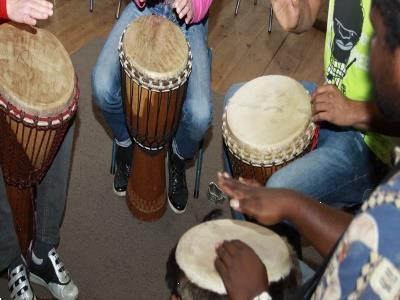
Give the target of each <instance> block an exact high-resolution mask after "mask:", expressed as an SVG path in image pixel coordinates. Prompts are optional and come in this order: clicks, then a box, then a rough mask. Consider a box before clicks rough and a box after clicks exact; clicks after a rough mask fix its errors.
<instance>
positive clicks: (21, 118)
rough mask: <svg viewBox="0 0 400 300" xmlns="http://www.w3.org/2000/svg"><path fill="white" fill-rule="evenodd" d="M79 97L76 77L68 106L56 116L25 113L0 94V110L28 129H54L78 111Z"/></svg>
mask: <svg viewBox="0 0 400 300" xmlns="http://www.w3.org/2000/svg"><path fill="white" fill-rule="evenodd" d="M79 96H80V90H79V86H78V77H77V76H76V77H75V84H74V90H73V94H72V97H70V100H69V101H68V104H67V105H66V106H65V107H64V109H63V110H62V111H61V112H60V113H58V114H55V115H49V116H39V115H38V114H31V113H27V112H25V111H24V110H23V109H21V108H18V107H17V106H16V105H15V104H13V103H11V102H10V101H9V100H7V99H6V98H5V97H4V96H3V95H2V94H0V110H1V111H3V112H4V113H5V114H7V115H8V116H9V117H11V118H12V119H13V120H14V121H16V122H19V123H23V124H24V125H26V126H29V127H39V128H49V127H50V128H55V127H59V126H61V125H63V124H65V123H66V122H68V121H69V120H70V119H72V118H73V117H74V116H75V114H76V111H77V110H78V99H79Z"/></svg>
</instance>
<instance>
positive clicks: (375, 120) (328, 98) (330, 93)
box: [311, 85, 400, 136]
mask: <svg viewBox="0 0 400 300" xmlns="http://www.w3.org/2000/svg"><path fill="white" fill-rule="evenodd" d="M311 103H312V108H313V121H314V122H321V121H327V122H330V123H332V124H335V125H337V126H351V127H354V128H356V129H359V130H368V131H373V132H379V133H382V134H387V135H391V136H399V135H400V132H399V131H398V128H400V122H399V121H388V120H387V119H385V117H384V116H383V115H382V113H381V111H380V110H379V108H378V106H377V105H376V102H375V101H354V100H351V99H348V98H347V97H346V96H344V95H343V94H342V93H341V92H340V91H339V90H338V89H337V87H335V86H334V85H324V86H321V87H319V88H318V89H317V90H316V91H315V92H314V93H313V95H312V102H311Z"/></svg>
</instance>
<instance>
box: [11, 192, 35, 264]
mask: <svg viewBox="0 0 400 300" xmlns="http://www.w3.org/2000/svg"><path fill="white" fill-rule="evenodd" d="M7 196H8V199H9V203H10V207H11V211H12V214H13V216H14V226H15V231H16V233H17V236H18V240H19V245H20V248H21V253H22V255H24V256H26V253H27V252H28V247H29V244H30V242H31V241H32V240H33V232H34V225H35V221H34V214H33V212H34V206H33V190H32V188H26V189H19V188H17V187H13V186H7Z"/></svg>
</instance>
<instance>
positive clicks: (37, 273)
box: [29, 248, 79, 300]
mask: <svg viewBox="0 0 400 300" xmlns="http://www.w3.org/2000/svg"><path fill="white" fill-rule="evenodd" d="M29 270H30V280H31V282H33V283H36V284H39V285H41V286H44V287H45V288H47V289H48V290H49V291H50V293H51V294H52V295H53V297H54V298H56V299H59V300H75V299H77V298H78V294H79V291H78V287H77V286H76V285H75V283H74V282H73V281H72V279H71V277H70V275H69V272H68V270H67V269H66V268H65V266H64V264H63V262H62V261H61V259H60V257H59V256H58V253H57V252H56V250H55V249H54V248H53V249H51V250H50V251H49V253H48V254H47V258H45V259H40V258H38V257H36V255H35V253H34V252H33V251H31V264H30V268H29Z"/></svg>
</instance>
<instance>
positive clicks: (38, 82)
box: [0, 23, 79, 253]
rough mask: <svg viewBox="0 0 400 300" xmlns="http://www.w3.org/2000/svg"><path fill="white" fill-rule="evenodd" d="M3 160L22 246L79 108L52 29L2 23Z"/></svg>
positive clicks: (69, 66) (0, 119) (0, 144)
mask: <svg viewBox="0 0 400 300" xmlns="http://www.w3.org/2000/svg"><path fill="white" fill-rule="evenodd" d="M0 70H1V72H2V75H1V76H0V164H1V167H2V170H3V174H4V179H5V183H6V188H7V193H8V199H9V201H10V205H11V208H12V211H13V216H14V221H15V228H16V231H17V233H18V235H19V241H20V246H21V250H22V252H23V253H25V252H26V250H27V248H28V245H29V242H30V241H31V240H32V236H33V231H34V226H33V225H34V220H33V216H34V214H33V199H34V187H35V184H37V183H39V182H40V181H41V179H42V178H43V176H44V175H45V173H46V172H47V170H48V168H49V167H50V165H51V163H52V161H53V159H54V157H55V155H56V153H57V150H58V148H59V147H60V145H61V143H62V140H63V138H64V136H65V133H66V131H67V130H68V127H69V126H70V123H71V119H72V118H73V117H74V115H75V113H76V110H77V99H78V97H79V91H78V87H77V85H76V80H75V74H74V68H73V66H72V63H71V60H70V57H69V55H68V53H67V52H66V50H65V49H64V47H63V46H62V44H61V43H60V42H59V41H58V40H57V38H56V37H55V36H54V35H52V34H51V33H50V32H48V31H46V30H43V29H38V28H32V27H24V26H21V25H16V24H13V23H4V24H2V25H0Z"/></svg>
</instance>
